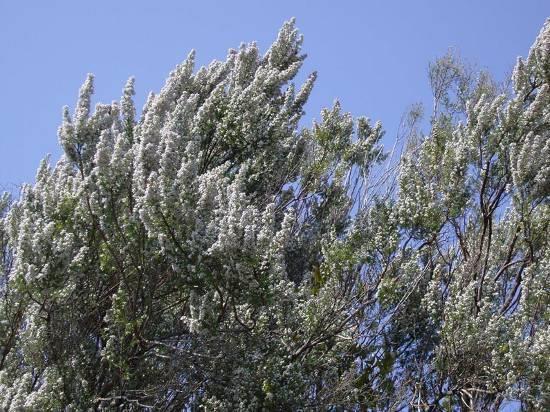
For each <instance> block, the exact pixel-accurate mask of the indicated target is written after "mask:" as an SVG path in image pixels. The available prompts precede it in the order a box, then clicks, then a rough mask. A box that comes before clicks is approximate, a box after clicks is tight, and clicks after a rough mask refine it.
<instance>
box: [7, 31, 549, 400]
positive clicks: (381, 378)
mask: <svg viewBox="0 0 550 412" xmlns="http://www.w3.org/2000/svg"><path fill="white" fill-rule="evenodd" d="M301 43H302V38H301V36H300V35H299V33H298V32H297V30H296V29H295V27H294V21H290V22H288V23H285V25H284V26H283V27H282V29H281V31H280V32H279V36H278V38H277V40H276V41H275V42H274V43H273V45H272V46H271V48H270V49H269V50H268V51H267V52H266V53H265V55H263V56H262V55H260V53H259V51H258V48H257V47H256V45H255V44H254V43H252V44H249V45H246V46H241V48H240V49H239V50H230V51H229V53H228V56H227V58H226V60H225V61H223V62H213V63H211V64H210V65H209V66H208V67H203V68H201V69H199V70H198V71H194V55H193V53H191V54H190V55H189V57H188V58H187V60H186V61H185V62H183V63H182V64H181V65H179V66H178V67H177V68H176V69H175V70H174V71H173V72H172V73H171V74H170V76H169V78H168V80H167V81H166V84H165V86H164V87H163V88H162V90H161V91H160V93H159V94H158V95H154V94H151V95H150V96H149V98H148V100H147V103H146V104H145V107H144V108H143V110H142V113H141V116H140V118H139V120H136V109H135V107H134V103H133V100H132V96H133V95H134V80H133V79H130V80H129V81H128V82H127V84H126V86H125V88H124V91H123V96H122V98H121V99H120V102H114V103H112V104H110V105H104V104H98V105H97V106H96V108H95V111H94V112H93V113H92V111H91V103H90V102H91V96H92V93H93V87H94V86H93V77H92V76H88V78H87V79H86V81H85V83H84V84H83V86H82V88H81V90H80V95H79V99H78V102H77V105H76V108H75V110H74V113H73V114H72V115H71V113H70V111H69V109H68V108H65V109H64V111H63V122H62V124H61V126H60V128H59V141H60V144H61V145H62V147H63V150H64V155H63V157H62V158H61V160H60V161H59V162H57V164H56V165H55V166H52V165H50V162H49V159H45V160H44V161H43V162H42V164H41V166H40V168H39V170H38V173H37V177H36V183H35V184H34V185H27V186H24V187H23V189H22V193H21V195H20V197H19V198H18V199H16V200H15V201H12V200H10V198H9V197H8V196H4V197H2V199H1V201H0V217H1V220H0V242H1V246H2V247H1V249H0V253H1V258H2V259H1V261H2V278H1V280H0V405H1V407H2V408H3V409H6V410H25V409H31V410H63V409H65V408H68V409H67V410H88V409H121V410H142V409H144V408H145V409H147V408H150V409H155V410H157V409H159V410H182V409H185V408H190V409H193V410H194V409H197V408H199V407H202V408H205V409H207V410H260V409H267V410H296V409H326V408H338V407H340V408H347V409H357V410H367V409H389V410H393V409H399V408H406V407H411V406H413V407H415V408H419V409H423V408H424V409H431V410H438V409H445V408H446V409H451V410H452V409H459V408H463V409H465V408H471V409H488V408H498V407H499V405H500V404H501V402H502V401H503V400H504V399H517V400H519V401H520V402H522V404H523V405H525V406H526V407H532V408H536V407H540V406H541V405H543V402H544V400H545V397H546V396H547V395H548V389H549V388H548V382H549V376H548V372H547V370H548V368H547V359H548V357H549V356H550V335H549V332H548V330H549V329H548V296H549V295H548V272H549V269H550V255H549V248H548V246H549V245H548V242H549V240H548V235H547V232H548V225H549V220H550V210H549V207H550V205H549V202H548V199H549V198H548V196H549V194H550V161H549V159H550V140H549V139H548V136H549V133H550V111H549V110H550V109H549V107H550V104H549V103H550V24H548V23H547V24H546V25H545V27H544V28H543V30H542V31H541V34H540V36H539V38H538V39H537V41H536V42H535V45H534V46H533V49H532V50H531V52H530V54H529V57H528V59H527V60H526V61H521V60H520V61H519V62H518V64H517V66H516V70H515V72H514V90H513V94H512V95H511V96H506V95H499V94H497V93H496V89H495V88H494V87H492V85H491V83H490V82H488V81H480V82H478V84H473V83H472V82H471V81H470V82H468V81H466V80H467V79H466V77H465V76H464V73H463V72H461V70H459V69H460V66H459V65H458V66H456V67H455V66H452V65H450V64H448V63H449V62H448V61H447V60H445V61H440V62H439V63H438V64H437V65H436V66H434V69H433V72H432V76H431V78H433V81H432V84H433V85H434V95H435V96H436V101H437V102H438V104H437V105H436V106H437V110H434V116H433V120H432V130H431V132H430V133H429V135H428V136H427V137H426V138H422V139H416V140H414V139H411V141H410V143H409V144H408V146H407V150H406V151H405V153H404V155H403V158H402V160H401V161H400V162H399V164H398V165H397V166H398V167H396V168H379V167H378V165H379V164H380V163H381V162H383V161H384V160H385V159H386V155H385V153H384V151H383V149H382V147H381V145H380V139H381V137H382V135H383V132H382V128H381V125H380V124H379V123H376V124H374V125H373V124H371V123H370V121H369V120H368V119H366V118H362V117H361V118H358V119H354V118H352V117H351V116H350V115H349V114H348V113H345V112H343V111H342V109H341V108H340V105H339V103H335V104H334V106H333V107H332V108H331V109H325V110H324V111H323V112H322V115H321V120H320V121H319V122H318V123H314V124H313V126H312V127H310V128H302V127H300V126H299V122H300V119H301V117H302V115H303V113H304V112H303V107H304V104H305V103H306V101H307V99H308V96H309V94H310V92H311V90H312V87H313V84H314V81H315V77H316V75H315V73H313V74H312V75H310V76H309V77H308V79H307V80H306V81H305V83H304V84H303V85H302V86H301V87H299V88H296V87H295V85H294V84H293V83H292V80H293V79H294V77H295V76H296V74H297V72H298V70H299V69H300V67H301V65H302V63H303V60H304V58H305V56H304V55H302V54H301ZM457 67H458V68H457ZM449 73H450V74H451V76H450V77H449V79H450V80H446V79H447V78H448V77H447V74H449ZM438 79H439V80H441V79H444V80H445V81H437V80H438ZM458 83H460V84H461V85H462V86H461V88H460V93H459V94H456V96H455V95H454V94H453V93H451V92H452V90H453V88H452V86H453V85H454V84H458ZM413 140H414V141H413ZM383 170H387V172H386V173H385V174H383V175H382V173H381V171H383ZM394 170H395V172H393V171H394ZM381 175H382V178H380V176H381ZM392 176H393V177H394V178H395V182H396V186H395V187H394V185H392V184H391V183H387V182H388V181H391V177H392ZM376 181H377V182H379V183H378V184H373V182H376Z"/></svg>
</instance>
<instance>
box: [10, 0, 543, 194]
mask: <svg viewBox="0 0 550 412" xmlns="http://www.w3.org/2000/svg"><path fill="white" fill-rule="evenodd" d="M292 16H295V17H296V18H297V25H298V27H299V28H300V29H301V31H302V33H303V34H304V36H305V42H304V50H305V52H306V53H308V55H309V57H308V59H307V62H306V64H305V67H304V72H303V76H302V78H303V77H304V76H305V75H306V74H307V73H308V72H310V71H312V70H318V72H319V78H318V81H317V85H316V88H315V90H314V93H313V94H312V97H311V100H310V102H309V104H308V106H307V107H306V109H307V112H308V113H307V117H308V121H309V120H310V119H312V118H314V117H318V113H319V110H320V109H321V108H322V107H324V106H329V105H331V104H332V102H333V100H334V99H335V98H338V99H339V100H340V101H341V102H342V105H343V107H344V109H346V110H348V111H351V112H352V113H353V114H354V115H360V114H364V115H367V116H369V117H371V118H372V119H380V120H381V121H382V122H383V123H384V126H385V128H386V130H387V133H388V137H389V140H391V138H393V136H394V135H395V133H396V129H397V124H398V122H399V119H400V116H401V115H402V113H403V111H404V110H405V109H406V108H407V107H408V106H409V105H410V104H412V103H414V102H418V101H423V102H425V103H428V104H429V101H430V94H429V88H428V83H427V77H426V70H427V65H428V62H429V61H431V60H433V59H434V58H435V57H437V56H440V55H442V54H444V53H445V52H446V50H447V49H448V48H449V47H456V48H457V49H458V50H459V51H460V53H461V55H462V56H464V57H465V58H467V59H468V60H469V61H471V62H475V63H477V64H478V65H479V66H480V67H483V68H486V69H488V70H490V71H491V72H492V73H494V74H495V75H496V77H497V78H499V79H502V78H503V76H504V74H505V73H507V72H509V71H510V70H511V68H512V66H513V64H514V62H515V59H516V57H517V56H519V55H526V54H527V52H528V49H529V46H530V45H531V44H532V42H533V40H534V38H535V36H536V35H537V33H538V31H539V29H540V28H541V26H542V24H543V22H544V20H545V18H546V17H547V16H550V1H549V0H521V1H519V0H491V1H475V0H454V1H435V0H434V1H428V0H424V1H420V0H418V1H412V0H411V1H408V0H402V1H390V0H386V1H366V0H364V1H346V0H340V1H338V2H337V1H323V0H317V1H300V0H293V1H281V0H278V1H261V0H256V1H211V0H196V1H193V2H190V1H184V0H179V1H176V0H173V1H162V0H158V1H141V0H132V1H129V0H95V1H75V0H73V1H68V0H66V1H56V0H47V1H39V0H35V1H28V0H0V124H1V128H0V190H1V189H8V190H14V187H15V185H17V184H19V183H21V182H24V181H33V179H34V173H35V170H36V167H37V166H38V163H39V161H40V159H41V158H42V157H43V156H44V155H45V154H46V153H52V155H53V159H54V160H56V159H57V158H58V157H59V155H60V150H59V148H58V144H57V135H56V131H57V127H58V125H59V121H60V117H61V107H62V106H63V105H65V104H68V105H70V107H71V108H73V107H74V103H75V99H76V96H77V92H78V88H79V86H80V84H81V83H82V81H83V80H84V78H85V76H86V73H88V72H92V73H94V74H95V75H96V101H103V102H110V101H111V100H113V99H118V97H119V96H120V91H121V89H122V86H123V85H124V82H125V81H126V79H127V78H128V77H129V76H131V75H135V76H136V80H137V96H136V98H137V102H138V105H139V106H140V107H141V105H142V103H143V101H144V99H145V97H146V95H147V93H148V92H149V91H150V90H155V91H157V90H158V89H159V88H160V87H161V86H162V84H163V82H164V79H165V78H166V76H167V74H168V72H169V71H170V70H171V69H172V68H173V67H174V66H175V65H176V64H177V63H179V62H180V61H181V60H183V59H184V58H185V56H186V55H187V53H188V52H189V50H190V49H192V48H194V49H196V50H197V59H198V63H199V64H201V65H202V64H206V63H208V62H209V61H211V60H212V59H222V58H224V57H225V55H226V51H227V49H228V48H231V47H237V46H238V45H239V44H240V43H241V42H248V41H252V40H257V41H258V43H259V46H260V47H261V48H262V50H265V49H266V48H267V47H268V46H269V45H270V43H271V41H272V40H273V39H274V38H275V36H276V34H277V30H278V28H279V27H280V25H281V24H282V23H283V21H285V20H287V19H288V18H290V17H292Z"/></svg>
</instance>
